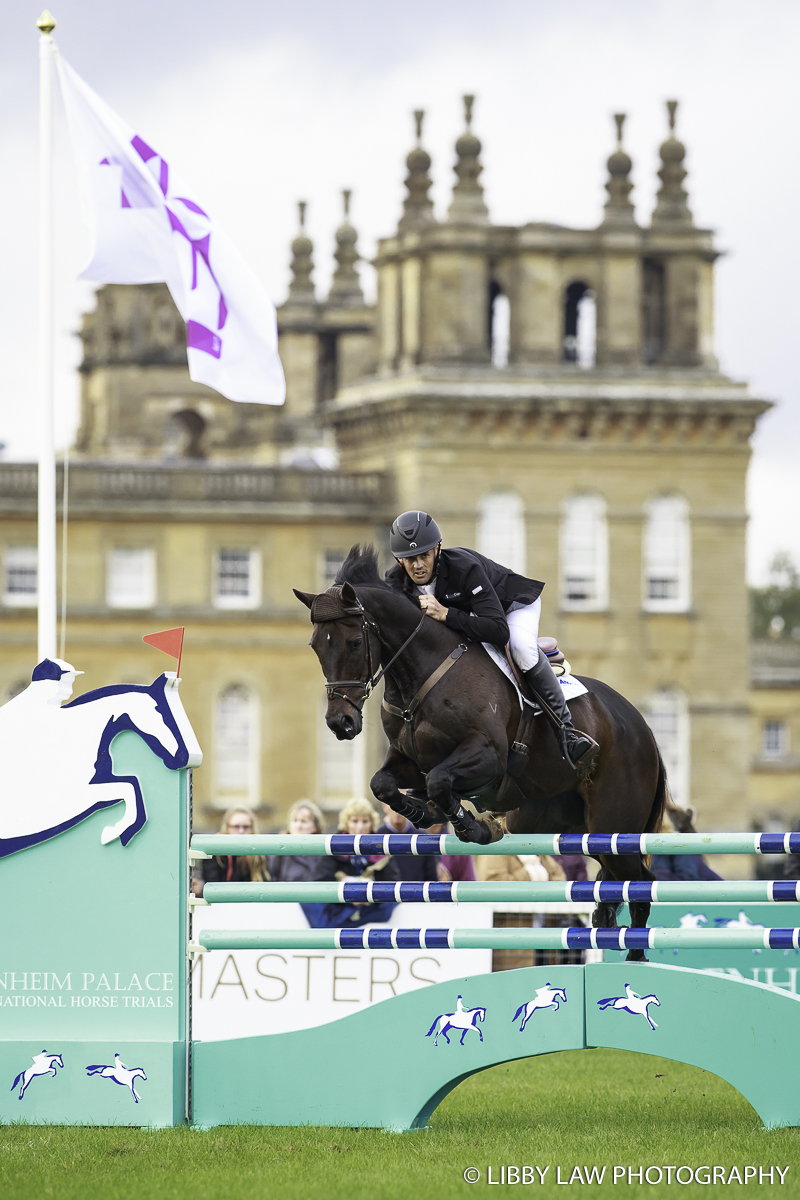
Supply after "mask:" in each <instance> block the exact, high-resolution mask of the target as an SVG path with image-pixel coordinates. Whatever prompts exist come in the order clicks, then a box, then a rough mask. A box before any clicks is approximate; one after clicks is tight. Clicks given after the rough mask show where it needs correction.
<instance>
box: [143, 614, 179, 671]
mask: <svg viewBox="0 0 800 1200" xmlns="http://www.w3.org/2000/svg"><path fill="white" fill-rule="evenodd" d="M183 634H184V626H183V625H180V626H178V628H177V629H164V630H163V631H162V632H161V633H146V634H145V635H144V637H143V638H142V641H143V642H147V645H148V646H155V648H156V650H163V651H164V653H165V654H169V655H171V656H172V658H177V660H178V674H179V675H180V673H181V655H182V654H183Z"/></svg>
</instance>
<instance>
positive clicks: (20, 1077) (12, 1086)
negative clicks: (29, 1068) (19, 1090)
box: [11, 1071, 25, 1092]
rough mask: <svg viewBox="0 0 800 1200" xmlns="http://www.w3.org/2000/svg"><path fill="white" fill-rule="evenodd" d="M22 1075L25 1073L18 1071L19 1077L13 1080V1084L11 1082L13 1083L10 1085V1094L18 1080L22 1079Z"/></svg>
mask: <svg viewBox="0 0 800 1200" xmlns="http://www.w3.org/2000/svg"><path fill="white" fill-rule="evenodd" d="M24 1074H25V1072H24V1071H20V1073H19V1075H18V1076H17V1078H16V1079H15V1080H14V1082H13V1083H12V1085H11V1090H12V1092H13V1091H14V1088H15V1087H16V1086H17V1084H18V1083H19V1081H20V1079H22V1076H23V1075H24Z"/></svg>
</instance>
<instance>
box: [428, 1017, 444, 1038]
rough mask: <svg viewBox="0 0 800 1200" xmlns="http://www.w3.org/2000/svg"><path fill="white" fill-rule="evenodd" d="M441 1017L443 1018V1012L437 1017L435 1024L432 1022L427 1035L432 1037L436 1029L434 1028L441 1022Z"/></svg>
mask: <svg viewBox="0 0 800 1200" xmlns="http://www.w3.org/2000/svg"><path fill="white" fill-rule="evenodd" d="M441 1019H442V1018H441V1014H440V1015H439V1016H438V1017H437V1018H436V1020H435V1021H434V1022H433V1024H432V1025H431V1027H430V1029H429V1030H428V1032H427V1033H426V1034H425V1037H430V1036H431V1034H432V1033H433V1031H434V1029H435V1028H436V1026H437V1025H438V1024H439V1022H440V1021H441Z"/></svg>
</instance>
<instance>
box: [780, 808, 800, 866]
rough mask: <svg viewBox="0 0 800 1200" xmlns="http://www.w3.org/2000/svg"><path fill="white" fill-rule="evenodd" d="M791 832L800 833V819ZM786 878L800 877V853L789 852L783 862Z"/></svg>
mask: <svg viewBox="0 0 800 1200" xmlns="http://www.w3.org/2000/svg"><path fill="white" fill-rule="evenodd" d="M790 832H791V833H800V821H795V823H794V825H793V826H792V828H791V830H790ZM783 877H784V879H800V854H796V853H795V854H787V855H786V862H785V863H784V864H783Z"/></svg>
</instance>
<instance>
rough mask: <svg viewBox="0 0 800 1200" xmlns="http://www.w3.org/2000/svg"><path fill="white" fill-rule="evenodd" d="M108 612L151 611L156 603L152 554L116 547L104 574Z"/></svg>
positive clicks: (147, 550) (146, 550)
mask: <svg viewBox="0 0 800 1200" xmlns="http://www.w3.org/2000/svg"><path fill="white" fill-rule="evenodd" d="M106 600H107V602H108V604H109V605H110V607H111V608H152V606H153V605H154V604H155V602H156V552H155V550H153V549H151V548H150V547H146V546H117V547H116V548H115V549H114V550H111V551H110V552H109V555H108V560H107V570H106Z"/></svg>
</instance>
